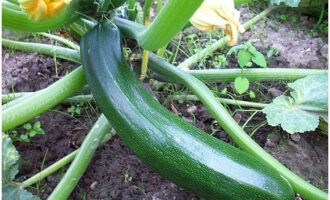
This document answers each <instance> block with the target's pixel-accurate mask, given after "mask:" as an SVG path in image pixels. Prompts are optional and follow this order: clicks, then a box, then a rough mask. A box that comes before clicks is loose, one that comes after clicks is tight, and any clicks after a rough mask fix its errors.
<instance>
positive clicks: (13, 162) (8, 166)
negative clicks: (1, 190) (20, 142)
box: [2, 134, 19, 184]
mask: <svg viewBox="0 0 330 200" xmlns="http://www.w3.org/2000/svg"><path fill="white" fill-rule="evenodd" d="M18 159H19V155H18V152H17V150H16V148H15V146H14V145H13V143H12V141H11V139H10V137H8V135H6V134H2V184H4V183H8V182H10V181H12V180H13V179H14V178H15V176H16V174H17V173H18V165H17V161H18Z"/></svg>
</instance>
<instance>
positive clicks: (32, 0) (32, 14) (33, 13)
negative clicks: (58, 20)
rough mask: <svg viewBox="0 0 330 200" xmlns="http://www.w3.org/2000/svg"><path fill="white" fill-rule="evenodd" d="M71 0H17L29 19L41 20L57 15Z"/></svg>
mask: <svg viewBox="0 0 330 200" xmlns="http://www.w3.org/2000/svg"><path fill="white" fill-rule="evenodd" d="M70 2H71V0H18V3H19V4H20V7H21V9H22V10H23V11H24V12H25V13H26V14H27V15H28V16H29V18H30V19H31V20H34V21H41V20H44V19H47V18H52V17H55V16H57V15H58V14H59V13H60V12H61V11H62V10H63V9H64V8H65V7H66V6H67V5H68V4H69V3H70Z"/></svg>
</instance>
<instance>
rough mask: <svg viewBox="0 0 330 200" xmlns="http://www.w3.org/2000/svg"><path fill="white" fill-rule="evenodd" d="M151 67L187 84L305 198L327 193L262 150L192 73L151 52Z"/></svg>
mask: <svg viewBox="0 0 330 200" xmlns="http://www.w3.org/2000/svg"><path fill="white" fill-rule="evenodd" d="M149 63H150V67H151V68H152V69H153V70H154V71H156V72H157V73H160V74H162V75H164V76H168V77H171V78H172V79H174V80H176V81H177V82H181V83H183V84H184V85H185V86H187V87H188V88H189V89H190V90H191V91H192V92H193V93H194V94H195V95H196V96H197V97H198V98H199V99H200V101H201V102H202V103H203V104H204V106H205V107H206V108H207V109H208V111H209V112H210V114H211V115H212V116H213V117H214V118H215V119H216V120H217V121H218V122H219V124H220V125H221V127H222V128H223V129H224V130H225V131H226V133H228V134H229V135H230V136H231V137H232V138H233V140H234V141H235V143H236V144H237V145H238V146H239V147H240V148H241V149H243V150H244V151H246V152H248V153H249V154H251V155H253V156H255V157H256V158H258V159H259V160H260V161H262V162H264V163H266V164H267V165H269V166H270V167H272V168H273V169H275V170H276V171H278V172H279V173H280V174H281V175H282V176H284V177H285V178H286V179H287V180H288V181H289V182H290V184H291V185H292V187H293V188H294V190H295V191H296V192H297V193H299V194H301V195H302V196H303V197H305V198H307V199H314V200H325V199H327V196H328V195H327V193H325V192H323V191H322V190H320V189H318V188H317V187H315V186H313V185H312V184H310V183H308V182H307V181H305V180H304V179H302V178H301V177H299V176H298V175H296V174H295V173H293V172H292V171H290V170H289V169H288V168H286V167H285V166H284V165H282V164H281V163H280V162H278V161H277V160H276V159H275V158H274V157H272V156H271V155H270V154H268V153H267V152H266V151H265V150H263V149H262V148H261V147H260V146H259V145H258V144H257V143H256V142H255V141H254V140H253V139H252V138H251V137H250V136H249V135H248V134H247V133H246V132H245V131H244V130H243V129H242V128H241V127H240V126H239V125H238V124H237V123H236V121H235V120H234V119H233V118H232V117H231V115H230V114H229V113H228V111H227V110H226V108H224V107H223V106H222V105H221V103H220V102H219V101H218V100H217V98H216V97H215V96H214V95H213V93H212V92H211V91H210V90H209V88H208V87H207V86H206V85H205V84H204V83H203V82H201V81H200V80H199V79H197V78H195V77H194V76H192V75H190V74H188V73H186V72H184V71H183V70H180V69H178V68H177V67H174V66H172V65H171V64H169V63H167V62H165V61H164V60H162V59H161V58H159V57H157V56H156V55H154V54H150V56H149Z"/></svg>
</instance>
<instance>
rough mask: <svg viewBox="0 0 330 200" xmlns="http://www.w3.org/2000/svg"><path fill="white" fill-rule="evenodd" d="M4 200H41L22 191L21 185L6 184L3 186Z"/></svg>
mask: <svg viewBox="0 0 330 200" xmlns="http://www.w3.org/2000/svg"><path fill="white" fill-rule="evenodd" d="M2 199H10V200H39V199H40V198H39V197H37V196H34V195H33V194H31V193H30V192H28V191H26V190H23V189H20V187H19V185H15V184H5V185H3V186H2Z"/></svg>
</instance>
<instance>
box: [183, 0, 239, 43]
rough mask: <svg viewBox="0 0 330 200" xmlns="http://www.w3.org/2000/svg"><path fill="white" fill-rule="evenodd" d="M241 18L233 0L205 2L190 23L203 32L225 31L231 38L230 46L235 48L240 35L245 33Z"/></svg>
mask: <svg viewBox="0 0 330 200" xmlns="http://www.w3.org/2000/svg"><path fill="white" fill-rule="evenodd" d="M239 16H240V13H239V12H238V11H237V10H236V9H235V7H234V1H233V0H204V2H203V3H202V5H201V6H200V7H199V8H198V9H197V10H196V12H195V13H194V15H193V16H192V17H191V19H190V22H191V23H192V25H194V26H195V27H196V28H198V29H199V30H201V31H214V30H217V29H221V30H224V32H225V34H227V35H228V36H229V41H228V45H229V46H233V45H235V44H236V43H237V38H238V33H239V32H240V33H242V32H244V27H243V26H242V25H241V24H240V23H239Z"/></svg>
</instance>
